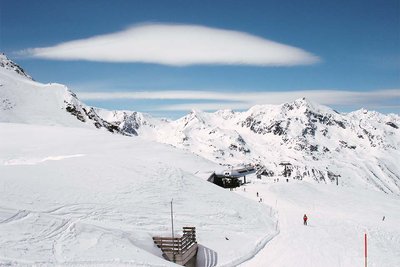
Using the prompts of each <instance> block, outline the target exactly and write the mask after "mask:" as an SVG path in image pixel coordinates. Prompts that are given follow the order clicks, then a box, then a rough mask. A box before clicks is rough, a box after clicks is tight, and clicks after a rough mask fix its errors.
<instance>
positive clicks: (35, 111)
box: [0, 55, 400, 194]
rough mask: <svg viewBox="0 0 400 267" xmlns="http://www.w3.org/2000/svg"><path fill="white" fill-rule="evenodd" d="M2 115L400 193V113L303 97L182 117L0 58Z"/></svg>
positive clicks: (292, 174)
mask: <svg viewBox="0 0 400 267" xmlns="http://www.w3.org/2000/svg"><path fill="white" fill-rule="evenodd" d="M0 62H1V63H0V66H1V67H0V84H1V87H0V88H1V89H0V99H1V100H0V121H2V122H23V123H40V124H58V125H66V126H74V127H97V128H103V129H107V130H108V131H110V132H115V133H120V134H124V135H129V136H137V135H139V136H140V137H141V138H144V139H148V140H153V141H157V142H161V143H166V144H171V145H173V146H175V147H177V148H181V149H185V150H188V151H190V152H193V153H195V154H197V155H199V156H202V157H204V158H206V159H209V160H211V161H214V162H216V163H219V164H222V165H227V166H233V165H238V164H244V163H252V164H257V165H258V166H260V168H262V169H263V173H264V174H265V175H270V176H271V175H280V174H282V172H283V170H284V168H283V166H281V165H280V164H281V163H283V162H285V163H290V164H291V172H290V178H294V179H299V180H309V181H317V182H322V183H336V182H337V181H338V180H339V183H340V184H346V185H349V186H360V185H363V186H368V187H373V188H376V189H378V190H382V191H384V192H388V193H389V192H392V193H396V194H399V193H400V167H399V165H398V162H400V129H399V127H400V116H399V115H398V114H388V115H384V114H380V113H378V112H374V111H367V110H364V109H362V110H358V111H355V112H352V113H347V114H344V113H339V112H337V111H335V110H332V109H330V108H329V107H326V106H322V105H319V104H317V103H312V102H310V101H308V100H307V99H304V98H303V99H298V100H296V101H294V102H292V103H285V104H282V105H262V106H261V105H260V106H254V107H252V108H250V109H249V110H248V111H245V112H234V111H232V110H221V111H217V112H214V113H207V112H201V111H192V112H190V113H189V114H188V115H186V116H184V117H182V118H180V119H178V120H175V121H169V120H166V119H157V118H153V117H151V116H150V115H147V114H143V113H140V112H135V111H109V110H104V109H99V108H93V107H89V106H87V105H85V104H84V103H82V102H81V101H79V99H78V98H77V96H76V95H75V94H74V93H72V92H71V91H70V90H69V89H68V88H67V87H65V86H63V85H60V84H40V83H38V82H35V81H33V80H32V79H31V77H30V76H29V75H27V74H26V73H25V72H24V71H23V70H22V68H20V67H19V66H18V65H17V64H15V63H13V62H12V61H10V60H9V59H7V57H6V56H5V55H1V57H0Z"/></svg>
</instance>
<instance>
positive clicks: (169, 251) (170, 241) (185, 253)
mask: <svg viewBox="0 0 400 267" xmlns="http://www.w3.org/2000/svg"><path fill="white" fill-rule="evenodd" d="M153 241H154V243H155V244H156V245H157V247H159V248H160V249H161V251H162V252H163V257H164V258H165V259H166V260H168V261H172V262H175V263H177V264H180V265H185V264H186V263H188V262H189V261H190V260H191V259H192V258H193V257H195V256H196V255H197V241H196V227H183V235H182V237H157V236H156V237H153Z"/></svg>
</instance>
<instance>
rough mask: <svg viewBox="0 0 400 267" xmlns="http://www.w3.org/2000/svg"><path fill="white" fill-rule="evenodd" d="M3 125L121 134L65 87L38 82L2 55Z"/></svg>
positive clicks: (0, 111) (0, 96) (0, 114)
mask: <svg viewBox="0 0 400 267" xmlns="http://www.w3.org/2000/svg"><path fill="white" fill-rule="evenodd" d="M0 122H15V123H32V124H42V125H62V126H72V127H89V128H90V127H96V128H104V129H107V130H108V131H110V132H119V129H118V127H117V126H116V125H113V124H110V123H108V122H107V121H105V120H103V119H102V118H101V117H100V116H98V115H97V113H96V112H95V111H94V109H93V108H92V107H88V106H87V105H85V104H84V103H82V102H81V101H80V100H79V99H78V98H77V96H76V95H75V94H74V93H73V92H71V91H70V90H69V89H68V88H67V87H66V86H65V85H62V84H57V83H50V84H42V83H39V82H35V81H34V80H33V79H32V78H31V76H29V75H28V74H26V72H25V71H24V70H23V69H22V68H21V67H20V66H18V65H17V64H15V63H14V62H12V61H11V60H10V59H8V58H7V56H6V55H4V54H0Z"/></svg>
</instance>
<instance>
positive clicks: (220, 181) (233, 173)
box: [208, 164, 257, 188]
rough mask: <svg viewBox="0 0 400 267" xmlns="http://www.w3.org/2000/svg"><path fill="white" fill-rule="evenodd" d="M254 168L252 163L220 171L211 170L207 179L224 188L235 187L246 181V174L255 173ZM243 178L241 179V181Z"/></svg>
mask: <svg viewBox="0 0 400 267" xmlns="http://www.w3.org/2000/svg"><path fill="white" fill-rule="evenodd" d="M256 171H257V170H256V168H255V166H253V165H252V164H248V165H244V166H240V167H236V168H230V169H227V170H224V171H223V172H222V173H216V172H213V173H212V174H211V176H210V177H209V178H208V181H209V182H211V183H214V184H216V185H219V186H221V187H224V188H235V187H239V186H240V185H241V184H245V183H246V175H250V174H253V173H256ZM241 178H243V181H241Z"/></svg>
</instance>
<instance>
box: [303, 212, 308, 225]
mask: <svg viewBox="0 0 400 267" xmlns="http://www.w3.org/2000/svg"><path fill="white" fill-rule="evenodd" d="M307 220H308V218H307V215H305V214H304V216H303V221H304V225H307Z"/></svg>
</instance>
